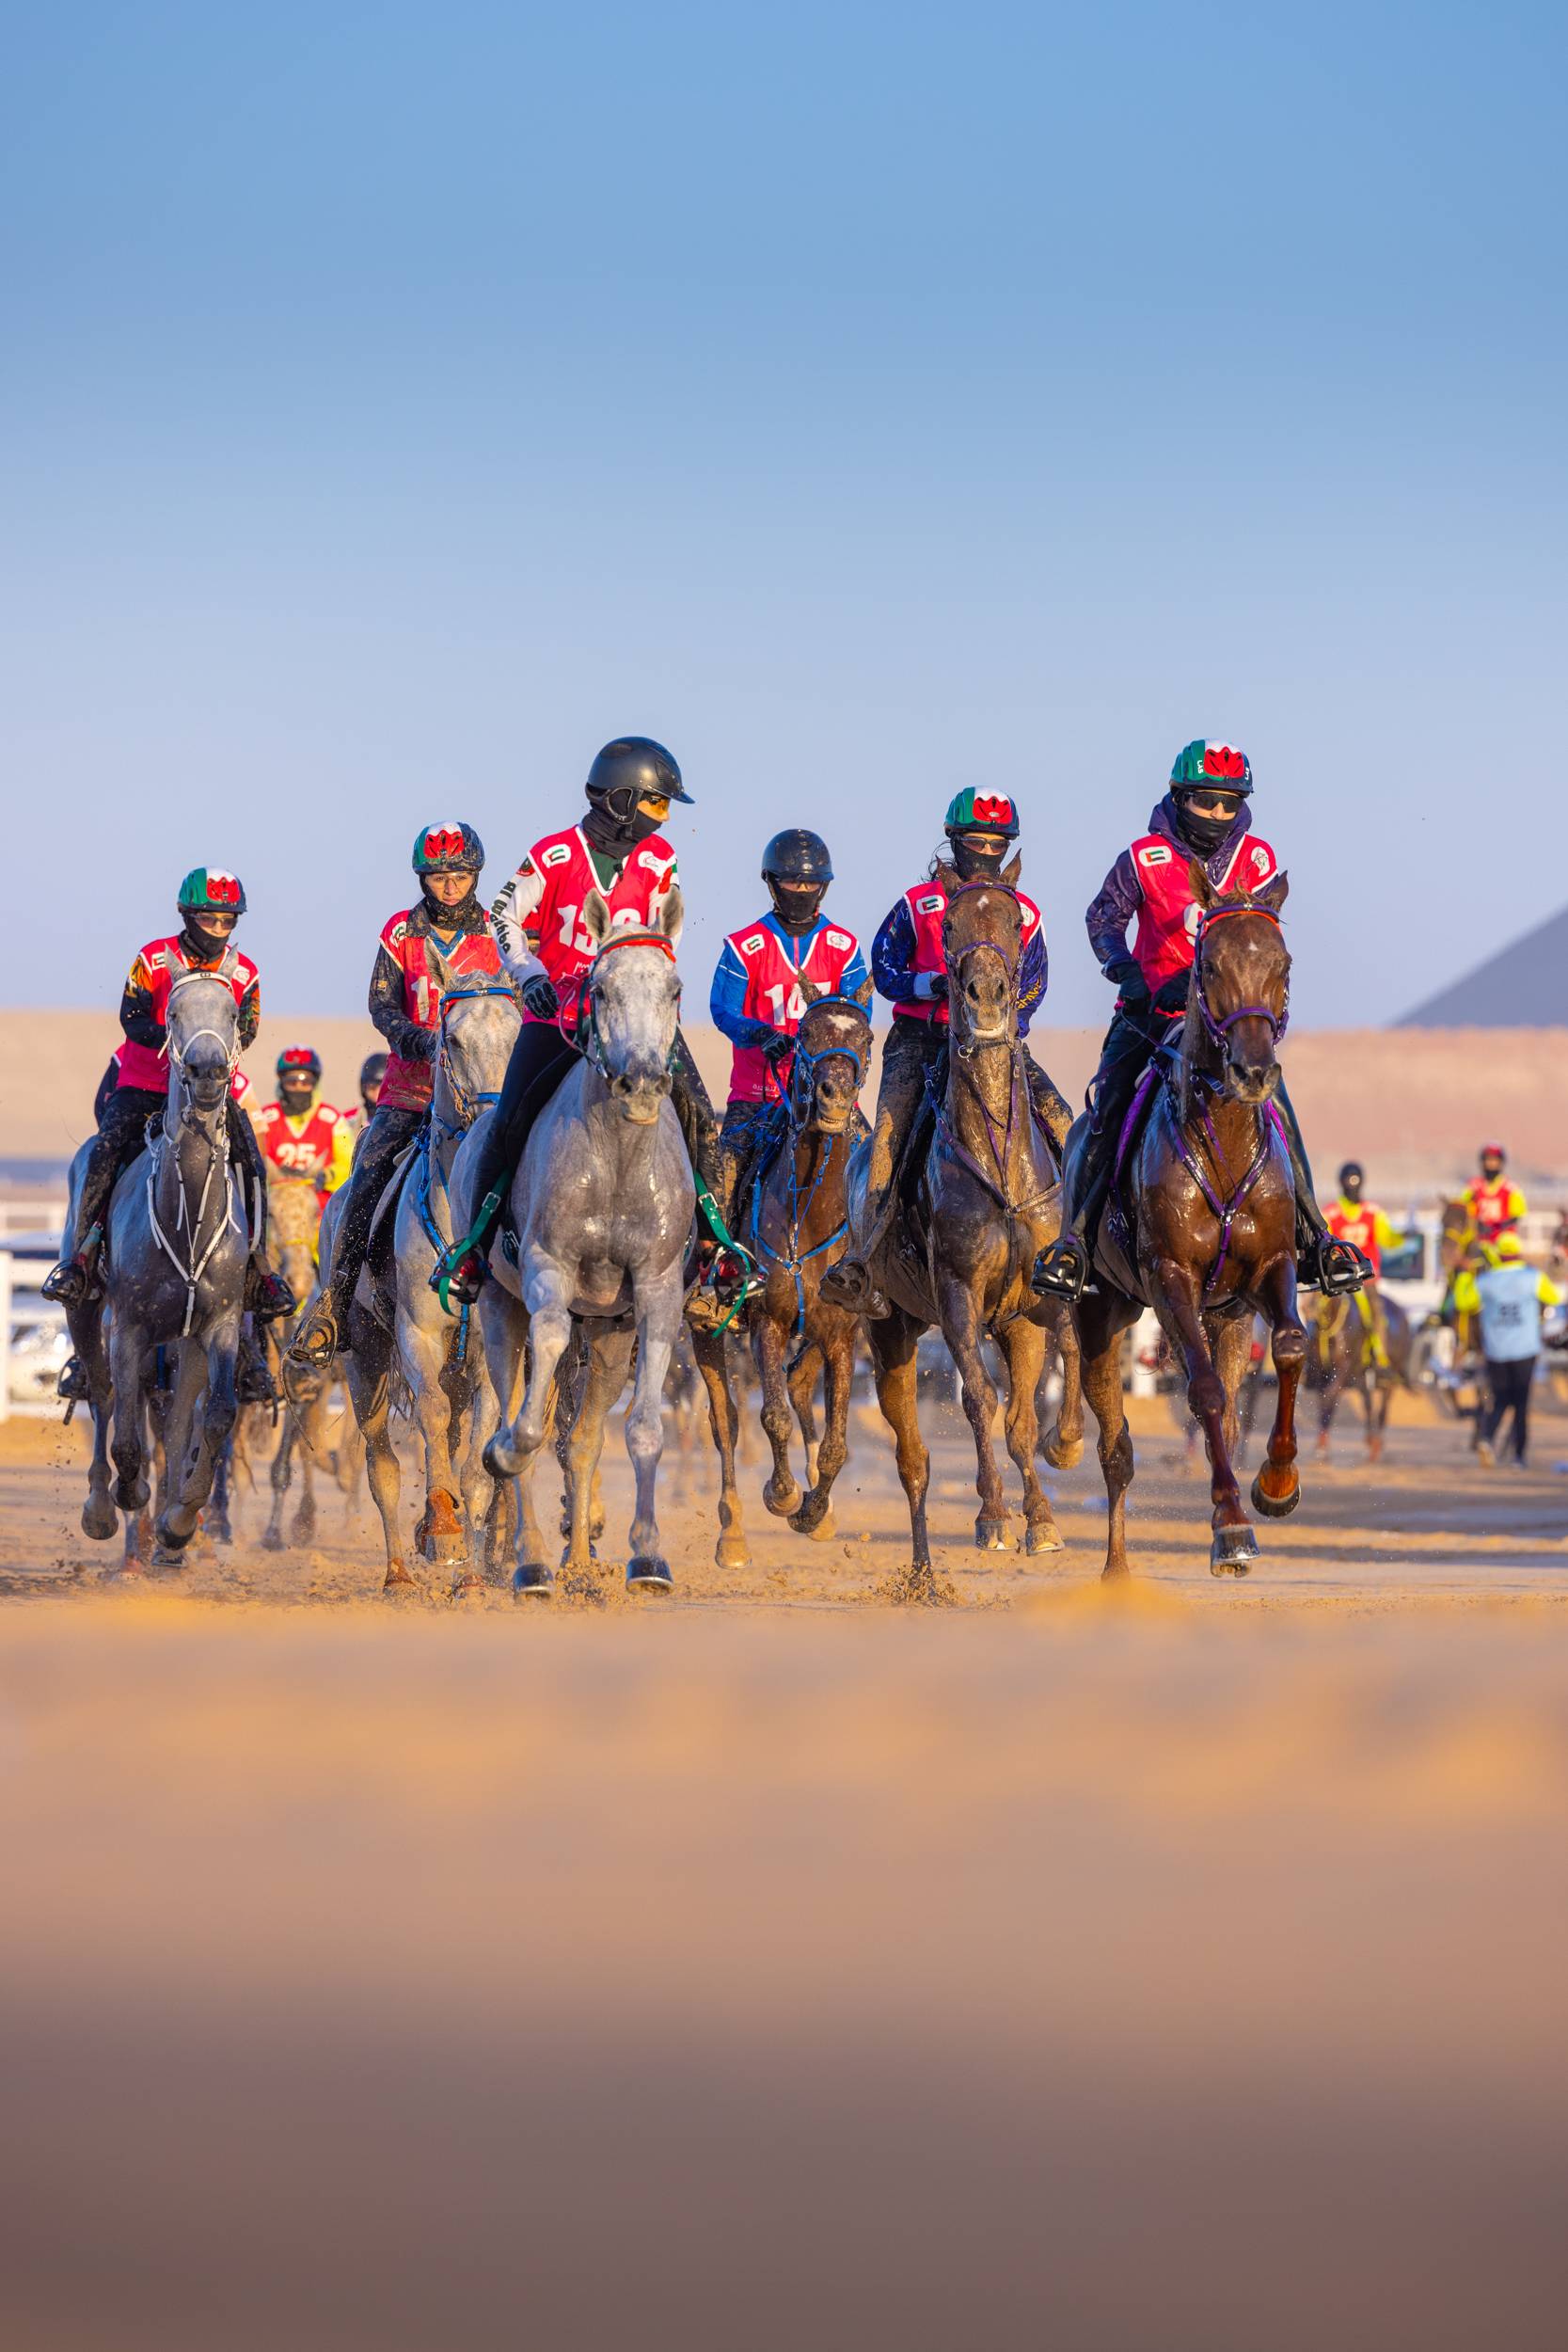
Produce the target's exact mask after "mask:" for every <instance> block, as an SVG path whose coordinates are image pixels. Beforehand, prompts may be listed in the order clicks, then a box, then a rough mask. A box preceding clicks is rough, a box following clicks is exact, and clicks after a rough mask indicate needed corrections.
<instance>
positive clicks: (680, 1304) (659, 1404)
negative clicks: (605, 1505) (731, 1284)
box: [626, 1260, 686, 1592]
mask: <svg viewBox="0 0 1568 2352" xmlns="http://www.w3.org/2000/svg"><path fill="white" fill-rule="evenodd" d="M636 1288H637V1386H636V1388H635V1389H634V1391H632V1401H631V1410H630V1412H629V1413H628V1414H627V1415H626V1452H627V1453H628V1454H630V1456H631V1466H632V1471H633V1474H634V1476H635V1477H636V1480H637V1511H636V1516H635V1517H634V1518H633V1519H632V1523H631V1557H630V1559H629V1560H628V1561H627V1562H626V1583H627V1586H628V1588H631V1589H635V1590H641V1591H643V1592H668V1591H669V1590H670V1588H671V1586H672V1585H673V1582H674V1579H673V1577H672V1576H671V1574H670V1564H669V1562H668V1561H667V1560H666V1559H665V1557H664V1555H663V1553H662V1552H661V1551H660V1549H659V1535H658V1521H657V1518H656V1517H655V1515H654V1497H655V1491H656V1488H657V1484H658V1464H659V1456H660V1455H661V1454H662V1453H663V1451H664V1375H665V1374H666V1373H667V1372H668V1371H669V1369H670V1358H671V1356H672V1355H673V1352H674V1345H675V1334H676V1332H677V1331H678V1330H679V1329H680V1327H681V1317H682V1316H683V1314H684V1313H685V1311H686V1300H685V1295H684V1291H683V1288H682V1283H681V1268H680V1263H679V1261H678V1260H677V1261H676V1263H675V1264H674V1265H673V1267H671V1268H670V1269H669V1270H668V1271H667V1272H666V1273H664V1274H662V1275H659V1276H657V1277H656V1278H655V1279H654V1280H653V1281H652V1282H650V1283H649V1284H648V1286H647V1288H646V1289H644V1287H643V1285H642V1283H641V1281H639V1282H638V1283H637V1285H636Z"/></svg>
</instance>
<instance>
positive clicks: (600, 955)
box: [577, 930, 680, 1084]
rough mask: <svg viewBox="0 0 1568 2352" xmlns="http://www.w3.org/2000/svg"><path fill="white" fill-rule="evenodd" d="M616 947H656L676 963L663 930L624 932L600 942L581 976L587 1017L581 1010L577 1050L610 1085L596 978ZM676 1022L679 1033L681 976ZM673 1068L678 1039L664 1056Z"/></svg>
mask: <svg viewBox="0 0 1568 2352" xmlns="http://www.w3.org/2000/svg"><path fill="white" fill-rule="evenodd" d="M617 947H657V949H658V951H659V953H660V955H663V956H668V958H669V959H670V961H671V962H672V963H673V962H674V961H675V951H674V948H673V946H671V944H670V942H669V940H667V939H666V938H665V936H664V933H663V932H662V931H650V930H627V931H624V932H623V933H622V934H621V935H620V937H619V938H612V939H606V940H601V942H600V943H599V946H598V949H597V951H596V953H595V955H594V961H593V962H592V963H591V964H590V965H589V966H588V969H587V971H586V972H585V973H584V974H583V976H582V1004H583V1005H584V1006H586V1007H587V1010H588V1018H587V1020H586V1022H585V1021H584V1020H583V1017H582V1012H581V1009H580V1008H579V1010H578V1024H577V1028H578V1036H577V1045H578V1052H579V1053H580V1054H581V1056H582V1057H583V1059H584V1060H585V1061H589V1062H592V1063H593V1065H594V1069H595V1070H596V1071H597V1072H598V1073H599V1075H600V1077H601V1078H603V1079H604V1080H605V1081H606V1083H607V1084H608V1083H609V1081H610V1071H609V1070H608V1069H607V1067H606V1065H605V1057H604V1040H603V1039H602V1038H601V1037H600V1035H599V1005H598V998H597V996H596V995H595V993H594V974H595V973H596V972H597V971H598V968H599V966H600V964H601V963H602V962H603V961H604V960H605V958H606V956H610V955H613V954H614V952H615V950H616V948H617ZM675 1006H676V1013H675V1020H676V1026H677V1034H678V1030H679V1022H680V1010H679V1007H680V975H679V974H678V973H677V974H676V976H675ZM674 1066H675V1040H674V1039H673V1038H672V1040H671V1041H670V1050H669V1052H668V1053H667V1054H666V1055H665V1057H664V1067H665V1070H666V1072H667V1073H668V1072H670V1071H672V1070H673V1068H674Z"/></svg>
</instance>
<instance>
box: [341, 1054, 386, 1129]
mask: <svg viewBox="0 0 1568 2352" xmlns="http://www.w3.org/2000/svg"><path fill="white" fill-rule="evenodd" d="M390 1059H391V1056H390V1055H389V1054H367V1055H366V1056H365V1058H364V1060H363V1061H362V1062H361V1063H360V1065H359V1100H358V1102H357V1103H356V1104H355V1106H354V1108H353V1110H351V1111H345V1112H344V1114H343V1116H344V1118H345V1119H346V1120H348V1122H349V1128H350V1131H351V1133H352V1135H353V1136H354V1140H355V1142H356V1143H357V1142H358V1140H359V1138H360V1136H362V1135H363V1134H364V1133H365V1130H366V1129H367V1128H368V1127H369V1125H370V1123H371V1121H372V1119H373V1118H374V1117H375V1106H376V1104H378V1103H379V1102H380V1100H381V1089H382V1085H383V1083H384V1081H385V1079H386V1076H387V1065H388V1062H389V1061H390Z"/></svg>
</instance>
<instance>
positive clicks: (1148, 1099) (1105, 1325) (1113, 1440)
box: [1068, 861, 1307, 1576]
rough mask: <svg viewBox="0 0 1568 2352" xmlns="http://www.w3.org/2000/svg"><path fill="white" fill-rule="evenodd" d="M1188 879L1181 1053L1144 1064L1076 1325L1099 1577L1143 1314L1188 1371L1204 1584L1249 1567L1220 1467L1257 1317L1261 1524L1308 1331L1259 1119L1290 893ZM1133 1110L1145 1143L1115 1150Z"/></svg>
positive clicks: (1270, 1134)
mask: <svg viewBox="0 0 1568 2352" xmlns="http://www.w3.org/2000/svg"><path fill="white" fill-rule="evenodd" d="M1188 871H1189V873H1190V874H1191V877H1192V884H1193V891H1194V894H1195V897H1196V903H1197V907H1198V910H1199V916H1198V928H1197V937H1196V946H1195V951H1194V957H1193V969H1192V978H1191V981H1190V984H1189V988H1188V995H1187V1014H1186V1021H1185V1024H1184V1026H1183V1029H1182V1035H1181V1043H1180V1054H1179V1056H1178V1057H1177V1058H1176V1060H1175V1064H1174V1067H1171V1066H1169V1065H1168V1064H1159V1063H1157V1064H1156V1065H1155V1067H1154V1068H1153V1069H1151V1071H1150V1072H1149V1073H1148V1075H1147V1077H1146V1078H1145V1080H1144V1081H1143V1083H1142V1085H1141V1086H1140V1089H1139V1098H1138V1103H1137V1104H1134V1108H1133V1111H1132V1115H1131V1116H1130V1118H1129V1120H1128V1123H1127V1134H1126V1135H1125V1136H1123V1137H1122V1138H1121V1143H1120V1148H1121V1153H1122V1165H1121V1168H1120V1171H1119V1175H1118V1184H1117V1188H1114V1190H1113V1196H1112V1200H1110V1201H1109V1202H1108V1203H1107V1205H1106V1209H1105V1212H1104V1214H1103V1215H1102V1216H1101V1226H1100V1233H1099V1237H1098V1240H1097V1243H1096V1248H1095V1281H1096V1285H1097V1288H1096V1290H1095V1291H1094V1292H1093V1293H1086V1294H1085V1296H1084V1297H1083V1298H1082V1299H1080V1300H1079V1301H1078V1302H1077V1304H1076V1306H1075V1308H1074V1310H1073V1311H1074V1314H1075V1315H1076V1317H1077V1322H1078V1335H1079V1339H1080V1341H1081V1343H1082V1345H1083V1350H1084V1387H1085V1391H1087V1394H1088V1399H1089V1403H1090V1404H1091V1405H1092V1406H1093V1407H1094V1413H1095V1419H1096V1420H1097V1421H1098V1422H1099V1423H1100V1462H1101V1469H1102V1470H1103V1471H1104V1473H1105V1487H1106V1492H1107V1495H1108V1496H1109V1499H1110V1528H1109V1537H1108V1542H1107V1547H1106V1554H1105V1571H1104V1572H1105V1574H1106V1575H1107V1576H1125V1575H1126V1574H1127V1573H1128V1563H1127V1524H1126V1513H1127V1489H1128V1487H1129V1486H1131V1485H1132V1438H1131V1437H1130V1436H1129V1434H1128V1429H1127V1417H1126V1414H1125V1412H1124V1410H1123V1407H1122V1393H1121V1346H1120V1340H1121V1334H1122V1332H1123V1331H1124V1330H1126V1328H1127V1327H1128V1326H1129V1325H1130V1324H1132V1322H1134V1321H1135V1320H1136V1318H1137V1316H1138V1314H1139V1312H1140V1311H1141V1310H1142V1308H1143V1307H1144V1306H1145V1305H1146V1304H1147V1305H1149V1306H1152V1308H1153V1309H1154V1311H1155V1313H1156V1314H1157V1315H1158V1316H1159V1319H1160V1324H1161V1327H1162V1328H1163V1330H1164V1333H1165V1336H1166V1338H1167V1339H1168V1340H1169V1342H1170V1343H1171V1346H1172V1348H1173V1349H1174V1350H1175V1353H1176V1355H1177V1358H1178V1359H1179V1361H1180V1363H1181V1365H1182V1366H1183V1368H1184V1370H1185V1372H1186V1375H1187V1401H1188V1404H1189V1406H1190V1407H1191V1409H1192V1413H1193V1417H1194V1419H1195V1420H1196V1422H1197V1423H1198V1426H1199V1427H1200V1428H1201V1429H1202V1431H1203V1435H1204V1439H1205V1442H1206V1443H1207V1445H1208V1449H1209V1462H1210V1470H1211V1486H1210V1494H1211V1499H1212V1504H1213V1517H1212V1526H1213V1537H1212V1544H1211V1547H1210V1553H1209V1565H1210V1567H1211V1569H1212V1572H1213V1574H1214V1575H1216V1576H1224V1575H1227V1574H1237V1575H1244V1574H1245V1572H1246V1570H1247V1568H1248V1566H1249V1565H1250V1564H1251V1563H1252V1562H1253V1561H1254V1560H1255V1559H1256V1558H1257V1557H1258V1541H1257V1537H1256V1536H1255V1535H1254V1534H1253V1532H1252V1528H1251V1526H1250V1524H1249V1522H1248V1519H1247V1516H1246V1513H1245V1511H1244V1510H1243V1507H1242V1497H1241V1491H1240V1488H1239V1487H1238V1486H1237V1483H1236V1473H1235V1471H1234V1470H1233V1468H1232V1467H1231V1454H1232V1452H1233V1450H1234V1448H1235V1446H1236V1443H1237V1434H1238V1433H1237V1416H1236V1393H1237V1390H1238V1388H1239V1386H1240V1383H1241V1378H1242V1375H1243V1372H1244V1371H1245V1369H1246V1364H1247V1358H1248V1355H1249V1353H1250V1345H1251V1337H1252V1326H1253V1317H1254V1315H1255V1314H1261V1315H1262V1316H1263V1317H1264V1318H1265V1320H1266V1321H1267V1323H1268V1325H1269V1327H1270V1330H1271V1332H1272V1334H1273V1345H1274V1364H1275V1374H1276V1375H1277V1378H1278V1382H1279V1391H1278V1403H1277V1406H1276V1407H1275V1420H1274V1428H1273V1430H1272V1432H1271V1434H1270V1438H1269V1458H1268V1461H1267V1462H1266V1464H1265V1465H1264V1467H1263V1468H1262V1470H1259V1474H1258V1476H1257V1477H1256V1478H1255V1479H1254V1480H1253V1482H1252V1500H1253V1502H1254V1504H1255V1506H1256V1507H1257V1509H1258V1510H1259V1511H1260V1512H1262V1513H1263V1515H1264V1517H1265V1518H1284V1517H1285V1516H1286V1515H1287V1514H1288V1513H1289V1512H1291V1511H1293V1510H1294V1509H1295V1507H1296V1505H1297V1503H1298V1502H1300V1500H1301V1486H1300V1481H1299V1478H1298V1476H1297V1472H1296V1468H1295V1460H1296V1436H1295V1406H1296V1389H1297V1385H1298V1383H1299V1381H1300V1379H1301V1374H1302V1366H1303V1363H1304V1362H1305V1360H1306V1356H1307V1333H1306V1331H1305V1330H1304V1328H1303V1327H1302V1322H1301V1317H1300V1315H1299V1314H1298V1312H1297V1311H1296V1258H1295V1190H1294V1185H1293V1183H1292V1180H1291V1160H1290V1153H1289V1151H1288V1149H1287V1147H1286V1143H1285V1138H1284V1136H1283V1134H1282V1133H1281V1132H1280V1130H1279V1127H1278V1125H1277V1123H1276V1122H1277V1114H1276V1113H1275V1112H1274V1111H1273V1109H1272V1107H1271V1104H1270V1098H1271V1096H1272V1095H1273V1093H1274V1090H1275V1087H1276V1086H1277V1084H1278V1082H1279V1074H1280V1073H1279V1064H1278V1061H1277V1060H1276V1058H1275V1047H1276V1045H1277V1043H1278V1041H1279V1037H1280V1033H1281V1031H1282V1030H1283V1028H1284V1026H1285V1020H1286V1012H1287V1006H1288V1000H1289V993H1290V973H1291V959H1290V956H1289V954H1288V952H1287V950H1286V946H1285V941H1284V937H1283V934H1282V932H1281V930H1280V926H1279V910H1280V908H1281V907H1282V906H1283V904H1284V902H1285V894H1286V889H1287V883H1286V879H1285V876H1284V875H1283V874H1277V875H1275V879H1274V880H1273V881H1272V882H1269V883H1267V884H1266V885H1265V886H1264V888H1263V889H1261V890H1260V891H1258V892H1257V893H1256V894H1254V895H1253V896H1250V897H1248V896H1234V897H1228V898H1227V897H1221V896H1220V895H1219V894H1217V893H1216V892H1215V891H1214V889H1213V888H1212V885H1211V883H1210V881H1209V877H1208V875H1207V874H1206V873H1205V872H1204V870H1203V867H1202V866H1200V865H1198V864H1197V863H1196V861H1195V862H1194V863H1193V864H1192V865H1191V866H1189V868H1188ZM1146 1103H1147V1105H1148V1117H1147V1120H1145V1122H1144V1124H1143V1127H1142V1132H1141V1134H1138V1135H1137V1136H1136V1140H1135V1141H1132V1142H1129V1137H1131V1136H1133V1134H1134V1131H1135V1128H1136V1122H1137V1120H1138V1117H1139V1113H1140V1109H1141V1107H1142V1106H1143V1105H1144V1104H1146ZM1087 1125H1088V1122H1087V1120H1079V1121H1078V1122H1077V1124H1076V1125H1075V1126H1074V1128H1073V1131H1072V1135H1071V1136H1069V1141H1068V1168H1069V1184H1070V1182H1071V1175H1072V1171H1073V1170H1074V1169H1075V1168H1076V1167H1077V1165H1078V1162H1079V1157H1080V1155H1081V1153H1082V1152H1083V1150H1084V1146H1085V1137H1086V1132H1087ZM1118 1192H1119V1198H1118V1197H1117V1195H1118Z"/></svg>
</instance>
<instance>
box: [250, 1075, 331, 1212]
mask: <svg viewBox="0 0 1568 2352" xmlns="http://www.w3.org/2000/svg"><path fill="white" fill-rule="evenodd" d="M321 1077H322V1065H321V1056H320V1055H319V1054H318V1053H317V1052H316V1050H315V1048H314V1046H312V1045H286V1046H285V1047H284V1048H283V1051H282V1052H281V1053H280V1054H279V1055H278V1057H277V1102H276V1103H269V1104H267V1105H266V1106H265V1108H264V1109H263V1110H261V1111H260V1112H258V1114H257V1119H256V1132H257V1136H258V1137H259V1138H260V1141H261V1156H262V1158H263V1159H265V1160H267V1161H268V1162H269V1163H270V1164H271V1166H272V1167H273V1168H275V1169H276V1170H277V1173H278V1174H279V1175H280V1176H283V1177H285V1178H288V1179H290V1180H295V1179H298V1178H301V1177H304V1178H308V1179H309V1182H310V1183H311V1184H314V1186H315V1188H316V1198H317V1205H318V1206H319V1207H322V1208H325V1205H326V1201H327V1198H328V1196H329V1195H330V1194H332V1193H334V1192H336V1191H337V1189H338V1186H339V1185H340V1184H342V1183H343V1182H344V1181H345V1180H346V1178H347V1176H348V1172H349V1168H350V1167H351V1166H352V1164H353V1159H354V1139H353V1138H354V1131H353V1129H352V1127H351V1126H350V1124H349V1122H348V1120H346V1119H345V1118H344V1116H343V1114H342V1112H341V1111H337V1110H334V1109H333V1107H332V1105H331V1104H330V1103H324V1102H323V1101H322V1100H321V1097H320V1089H321Z"/></svg>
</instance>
